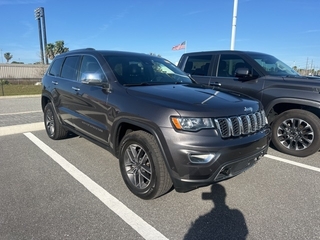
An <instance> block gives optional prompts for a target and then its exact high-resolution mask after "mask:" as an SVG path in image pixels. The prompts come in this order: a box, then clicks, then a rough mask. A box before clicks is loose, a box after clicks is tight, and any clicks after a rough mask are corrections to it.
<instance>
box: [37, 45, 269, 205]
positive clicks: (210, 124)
mask: <svg viewBox="0 0 320 240" xmlns="http://www.w3.org/2000/svg"><path fill="white" fill-rule="evenodd" d="M42 84H43V91H42V100H41V101H42V109H43V112H44V122H45V128H46V131H47V134H48V136H49V137H50V138H52V139H60V138H65V137H66V136H67V134H68V132H69V131H71V132H73V133H76V134H77V135H80V136H84V137H86V138H87V139H89V140H91V141H93V142H95V143H97V144H99V145H102V146H104V147H105V148H107V149H108V150H109V151H110V152H111V153H112V154H113V155H114V156H115V157H117V158H118V159H119V164H120V169H121V174H122V177H123V179H124V182H125V183H126V185H127V186H128V188H129V189H130V191H131V192H132V193H134V194H135V195H137V196H138V197H140V198H143V199H152V198H156V197H158V196H160V195H162V194H165V193H166V192H167V191H168V190H169V189H170V188H171V187H172V185H173V186H174V188H175V189H176V191H178V192H186V191H189V190H192V189H195V188H197V187H200V186H205V185H208V184H212V183H214V182H218V181H222V180H225V179H228V178H231V177H233V176H236V175H238V174H240V173H241V172H243V171H245V170H246V169H248V168H249V167H251V166H252V165H253V164H254V163H255V162H256V161H257V160H258V159H260V158H261V157H262V156H263V155H264V154H265V153H266V152H267V149H268V144H269V141H270V134H271V133H270V132H271V131H270V128H269V126H268V124H267V123H266V117H265V113H264V110H263V107H262V104H261V103H260V102H259V101H257V100H253V99H251V98H249V97H244V96H243V97H242V96H241V95H240V94H238V93H230V94H228V93H225V92H222V91H216V90H213V89H211V88H210V87H207V86H200V85H198V84H195V83H194V82H193V80H191V79H190V78H189V77H188V76H187V75H186V74H185V73H184V72H182V71H181V70H180V69H179V68H177V67H176V66H175V65H174V64H172V63H171V62H169V61H167V60H165V59H163V58H159V57H155V56H151V55H146V54H138V53H128V52H118V51H98V50H94V49H83V50H75V51H70V52H67V53H64V54H61V55H58V56H57V57H55V59H54V60H53V62H52V63H51V65H50V67H49V68H48V70H47V72H46V74H45V75H44V77H43V80H42ZM88 160H89V159H88Z"/></svg>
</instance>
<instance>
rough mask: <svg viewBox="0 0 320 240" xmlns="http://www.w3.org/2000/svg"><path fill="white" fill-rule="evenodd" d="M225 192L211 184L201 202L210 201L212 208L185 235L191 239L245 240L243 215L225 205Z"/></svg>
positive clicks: (246, 230)
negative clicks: (212, 204)
mask: <svg viewBox="0 0 320 240" xmlns="http://www.w3.org/2000/svg"><path fill="white" fill-rule="evenodd" d="M226 196H227V194H226V191H225V188H224V187H223V186H222V185H220V184H213V185H212V187H211V192H210V193H203V194H202V199H203V200H211V201H213V203H214V208H213V209H212V210H211V211H210V212H209V213H207V214H205V215H202V216H200V217H199V218H198V219H197V220H196V221H195V222H194V223H192V226H191V228H190V229H189V231H188V233H187V234H186V235H185V237H184V240H191V239H201V240H203V239H237V240H241V239H246V236H247V235H248V228H247V225H246V221H245V219H244V216H243V214H242V213H241V212H240V211H239V210H237V209H230V208H229V207H228V206H227V205H226V203H225V200H226Z"/></svg>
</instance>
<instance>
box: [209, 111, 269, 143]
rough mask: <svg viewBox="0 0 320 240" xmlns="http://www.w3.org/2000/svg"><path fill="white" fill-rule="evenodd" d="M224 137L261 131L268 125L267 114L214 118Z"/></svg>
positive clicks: (262, 112) (257, 113)
mask: <svg viewBox="0 0 320 240" xmlns="http://www.w3.org/2000/svg"><path fill="white" fill-rule="evenodd" d="M214 122H215V123H216V125H217V128H218V129H219V131H220V134H221V136H222V138H228V137H238V136H241V135H248V134H250V133H254V132H256V131H259V130H260V129H261V128H263V127H264V126H265V125H266V114H265V112H264V111H263V110H262V111H261V112H256V113H251V114H247V115H241V116H232V117H227V118H217V119H214Z"/></svg>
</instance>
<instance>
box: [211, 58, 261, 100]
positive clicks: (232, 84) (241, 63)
mask: <svg viewBox="0 0 320 240" xmlns="http://www.w3.org/2000/svg"><path fill="white" fill-rule="evenodd" d="M215 66H216V68H215V72H216V74H214V76H213V77H212V78H211V81H210V85H213V86H218V85H219V86H221V87H222V88H226V89H230V90H233V91H237V92H241V93H244V94H247V95H249V96H252V97H254V98H257V99H259V100H261V96H260V94H259V93H260V91H261V90H262V89H263V84H264V80H263V78H260V75H259V74H258V72H257V71H256V70H255V69H254V66H253V64H251V62H250V61H247V60H246V59H245V58H244V57H242V56H240V55H238V54H235V53H231V54H221V55H220V56H219V58H217V62H216V64H215ZM241 68H242V69H244V68H245V69H248V70H249V74H250V77H236V76H235V72H236V70H237V69H241Z"/></svg>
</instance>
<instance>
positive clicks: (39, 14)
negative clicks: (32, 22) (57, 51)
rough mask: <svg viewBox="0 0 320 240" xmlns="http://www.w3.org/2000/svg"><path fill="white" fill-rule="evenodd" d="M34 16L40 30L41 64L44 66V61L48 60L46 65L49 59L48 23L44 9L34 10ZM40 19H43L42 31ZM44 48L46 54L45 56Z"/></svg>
mask: <svg viewBox="0 0 320 240" xmlns="http://www.w3.org/2000/svg"><path fill="white" fill-rule="evenodd" d="M34 15H35V18H36V20H38V28H39V41H40V54H41V63H42V64H44V59H45V60H46V64H48V57H47V33H46V22H45V17H44V8H43V7H38V8H37V9H36V10H34ZM40 18H42V29H41V21H40ZM41 30H42V32H43V41H44V46H43V44H42V32H41ZM43 48H44V52H45V54H43Z"/></svg>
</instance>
